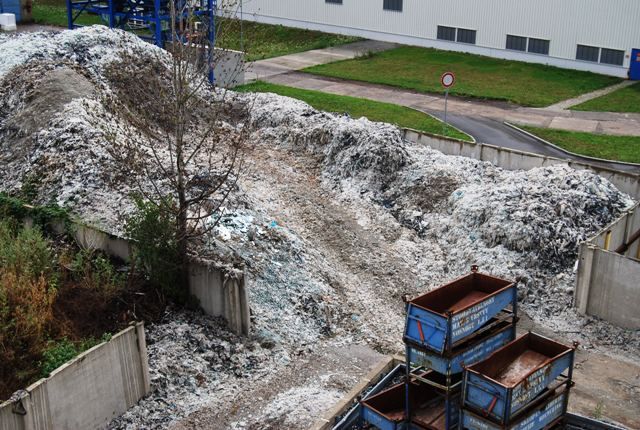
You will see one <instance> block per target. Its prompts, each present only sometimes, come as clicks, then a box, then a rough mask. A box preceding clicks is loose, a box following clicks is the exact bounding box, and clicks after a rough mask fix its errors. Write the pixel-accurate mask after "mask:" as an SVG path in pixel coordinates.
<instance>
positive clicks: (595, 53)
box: [576, 44, 600, 63]
mask: <svg viewBox="0 0 640 430" xmlns="http://www.w3.org/2000/svg"><path fill="white" fill-rule="evenodd" d="M576 60H579V61H588V62H590V63H597V62H599V61H600V48H599V47H597V46H591V45H580V44H578V47H577V49H576Z"/></svg>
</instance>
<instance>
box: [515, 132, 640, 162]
mask: <svg viewBox="0 0 640 430" xmlns="http://www.w3.org/2000/svg"><path fill="white" fill-rule="evenodd" d="M504 125H506V126H507V127H510V128H512V129H514V130H516V131H517V132H519V133H522V134H524V135H525V136H528V137H530V138H532V139H535V140H537V141H538V142H540V143H542V144H544V145H547V146H550V147H551V148H554V149H557V150H558V151H561V152H563V153H565V154H567V155H568V156H571V157H580V158H584V159H587V160H591V161H596V162H601V163H616V164H624V165H626V166H633V167H638V168H640V164H638V163H630V162H627V161H617V160H607V159H604V158H597V157H590V156H588V155H582V154H576V153H575V152H571V151H567V150H566V149H564V148H562V147H561V146H558V145H556V144H554V143H551V142H549V141H548V140H545V139H543V138H541V137H540V136H536V135H535V134H533V133H530V132H528V131H526V130H523V129H521V128H520V127H518V126H517V125H515V124H512V123H510V122H508V121H504Z"/></svg>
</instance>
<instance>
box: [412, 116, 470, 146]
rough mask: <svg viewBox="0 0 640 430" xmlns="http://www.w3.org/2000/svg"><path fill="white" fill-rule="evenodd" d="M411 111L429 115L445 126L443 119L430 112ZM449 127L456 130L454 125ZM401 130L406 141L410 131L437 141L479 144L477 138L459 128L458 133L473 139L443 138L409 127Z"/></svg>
mask: <svg viewBox="0 0 640 430" xmlns="http://www.w3.org/2000/svg"><path fill="white" fill-rule="evenodd" d="M409 109H413V110H416V111H418V112H421V113H424V114H427V115H429V116H430V117H432V118H433V119H435V120H437V121H440V122H441V123H443V124H444V121H443V120H441V119H440V118H438V117H435V116H433V115H431V114H430V113H428V112H424V111H421V110H419V109H415V108H409ZM449 127H451V128H455V127H454V126H452V125H450V126H449ZM401 130H402V136H403V138H405V139H406V136H407V131H410V132H413V133H416V134H419V135H425V136H429V137H433V138H435V139H443V140H448V141H449V142H452V143H467V144H478V142H477V141H476V138H475V137H473V136H471V135H470V134H467V133H465V132H464V131H462V130H460V129H457V128H456V130H458V131H459V132H460V133H462V134H465V135H467V136H469V137H470V138H471V140H470V141H469V140H462V139H457V138H455V137H449V136H443V135H441V134H436V133H429V132H427V131H420V130H416V129H414V128H408V127H403V128H401Z"/></svg>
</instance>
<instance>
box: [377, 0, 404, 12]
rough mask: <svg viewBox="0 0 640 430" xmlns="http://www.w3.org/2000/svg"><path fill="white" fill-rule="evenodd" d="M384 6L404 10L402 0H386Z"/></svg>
mask: <svg viewBox="0 0 640 430" xmlns="http://www.w3.org/2000/svg"><path fill="white" fill-rule="evenodd" d="M382 8H383V9H384V10H395V11H398V12H402V0H384V3H383V5H382Z"/></svg>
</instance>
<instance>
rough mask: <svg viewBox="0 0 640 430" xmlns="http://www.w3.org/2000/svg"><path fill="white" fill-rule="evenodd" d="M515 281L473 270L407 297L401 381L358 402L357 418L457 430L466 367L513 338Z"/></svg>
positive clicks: (394, 428) (384, 425)
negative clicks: (411, 297) (409, 297)
mask: <svg viewBox="0 0 640 430" xmlns="http://www.w3.org/2000/svg"><path fill="white" fill-rule="evenodd" d="M516 321H517V288H516V285H515V283H514V282H511V281H508V280H505V279H500V278H496V277H493V276H490V275H486V274H483V273H479V272H478V267H477V266H473V267H472V268H471V273H469V274H468V275H466V276H463V277H461V278H458V279H456V280H454V281H452V282H450V283H448V284H446V285H443V286H442V287H439V288H437V289H435V290H433V291H431V292H429V293H427V294H424V295H422V296H420V297H417V298H415V299H413V300H410V301H408V302H407V317H406V324H405V331H404V343H405V346H406V348H405V352H406V357H405V360H406V363H407V366H406V378H405V382H404V383H402V384H398V385H395V386H393V387H391V388H389V389H388V390H385V391H383V392H381V393H379V394H377V395H376V396H373V397H370V398H367V399H366V400H363V401H362V419H363V420H364V421H365V422H367V423H369V424H372V425H374V426H376V427H378V428H380V429H382V430H387V429H389V430H400V429H404V430H408V429H438V430H448V429H457V428H458V426H459V424H460V417H461V416H462V415H461V413H460V405H461V394H462V384H463V378H462V373H463V370H464V366H465V364H472V363H475V362H478V361H480V360H482V359H484V358H486V357H488V356H489V355H491V354H492V353H493V352H495V351H496V350H498V349H500V348H501V347H503V346H504V345H506V344H508V343H509V342H511V341H513V340H514V339H515V324H516Z"/></svg>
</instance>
